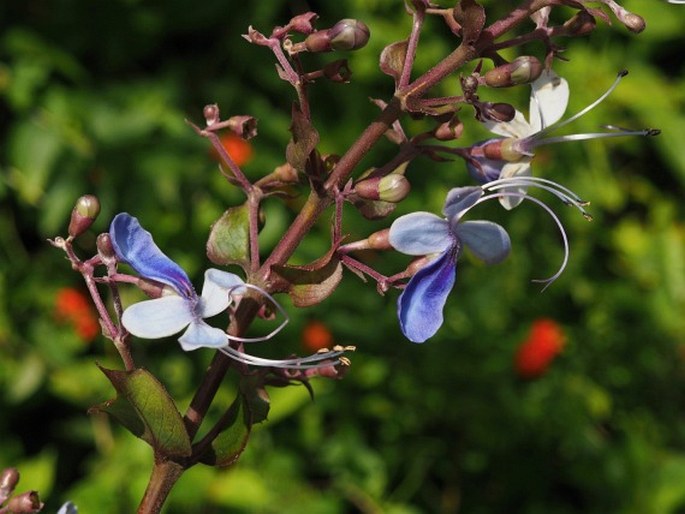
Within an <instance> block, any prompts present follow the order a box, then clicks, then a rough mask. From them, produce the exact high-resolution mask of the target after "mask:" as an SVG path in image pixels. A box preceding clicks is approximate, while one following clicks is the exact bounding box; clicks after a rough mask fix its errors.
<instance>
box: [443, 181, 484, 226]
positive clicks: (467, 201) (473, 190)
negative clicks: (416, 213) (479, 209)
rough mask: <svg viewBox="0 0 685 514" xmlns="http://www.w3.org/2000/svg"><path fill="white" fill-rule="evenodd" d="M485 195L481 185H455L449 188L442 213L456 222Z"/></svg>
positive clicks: (452, 221)
mask: <svg viewBox="0 0 685 514" xmlns="http://www.w3.org/2000/svg"><path fill="white" fill-rule="evenodd" d="M482 196H483V189H482V188H481V187H479V186H469V187H455V188H452V189H450V190H449V192H448V193H447V197H446V198H445V205H444V207H443V208H442V213H443V214H444V215H445V217H446V218H447V219H448V220H450V223H454V222H455V221H456V220H458V219H459V218H460V217H461V216H462V214H464V212H465V211H467V210H469V209H470V208H471V207H473V206H474V205H475V204H476V202H477V201H478V200H480V198H481V197H482Z"/></svg>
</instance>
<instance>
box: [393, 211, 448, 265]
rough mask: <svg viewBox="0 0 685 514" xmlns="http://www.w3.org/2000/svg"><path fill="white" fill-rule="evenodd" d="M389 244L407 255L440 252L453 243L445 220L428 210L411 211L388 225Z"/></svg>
mask: <svg viewBox="0 0 685 514" xmlns="http://www.w3.org/2000/svg"><path fill="white" fill-rule="evenodd" d="M389 238H390V244H391V245H392V247H393V248H394V249H395V250H397V251H398V252H402V253H406V254H407V255H429V254H431V253H441V252H444V251H445V250H446V249H447V248H449V247H451V246H452V245H453V244H454V238H453V237H452V235H451V233H450V226H449V224H448V223H447V221H446V220H444V219H443V218H440V217H438V216H436V215H435V214H431V213H430V212H412V213H411V214H405V215H404V216H400V217H399V218H397V219H396V220H395V221H394V222H393V224H392V225H391V226H390V234H389Z"/></svg>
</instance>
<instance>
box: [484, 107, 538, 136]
mask: <svg viewBox="0 0 685 514" xmlns="http://www.w3.org/2000/svg"><path fill="white" fill-rule="evenodd" d="M484 123H485V126H486V127H487V128H488V130H489V131H490V132H493V133H495V134H497V135H498V136H504V137H513V138H516V139H521V138H524V137H526V136H530V135H531V134H533V133H534V132H537V130H534V129H533V127H531V126H530V124H529V123H528V122H527V121H526V118H525V117H524V116H523V114H521V113H520V112H519V111H516V115H515V116H514V119H512V120H511V121H486V122H484Z"/></svg>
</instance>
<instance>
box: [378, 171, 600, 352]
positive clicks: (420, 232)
mask: <svg viewBox="0 0 685 514" xmlns="http://www.w3.org/2000/svg"><path fill="white" fill-rule="evenodd" d="M529 187H537V188H539V189H542V190H544V191H547V192H549V193H551V194H553V195H554V196H556V197H557V198H559V199H560V200H561V201H562V202H564V203H565V204H568V205H572V206H574V207H576V208H577V209H578V210H579V211H580V212H581V213H582V214H583V215H584V216H585V217H586V218H588V219H591V218H590V215H589V214H588V213H587V211H585V209H584V205H586V202H583V201H582V200H581V199H580V198H578V197H577V196H576V195H575V194H574V193H573V192H571V191H569V190H568V189H566V188H564V187H563V186H560V185H559V184H556V183H555V182H552V181H550V180H547V179H542V178H536V177H526V176H524V177H512V178H506V179H499V180H496V181H493V182H490V183H488V184H485V185H483V186H472V187H458V188H454V189H452V190H451V191H450V192H449V193H448V194H447V198H446V200H445V205H444V207H443V210H442V213H443V215H444V217H439V216H436V215H435V214H432V213H429V212H414V213H411V214H406V215H404V216H401V217H399V218H398V219H396V220H395V221H394V222H393V224H392V226H391V227H390V244H391V245H392V246H393V248H395V249H396V250H398V251H400V252H402V253H405V254H407V255H416V256H418V255H427V256H431V257H433V259H432V260H431V261H430V262H429V263H428V264H427V265H426V266H424V267H423V268H421V269H420V270H419V271H418V272H417V273H416V274H415V275H414V276H413V277H412V278H411V279H410V280H409V282H408V283H407V285H406V287H405V289H404V291H403V292H402V294H401V295H400V297H399V299H398V302H397V314H398V318H399V321H400V328H401V329H402V332H403V333H404V335H405V336H406V337H407V339H409V340H410V341H413V342H415V343H423V342H424V341H426V340H427V339H429V338H430V337H432V336H433V335H434V334H435V333H436V332H437V331H438V330H439V329H440V327H441V326H442V323H443V308H444V306H445V302H446V301H447V296H448V295H449V293H450V291H451V290H452V287H453V286H454V282H455V278H456V266H457V260H458V258H459V256H460V255H461V253H462V251H463V249H464V248H465V247H466V248H469V250H471V252H472V253H473V254H474V255H475V256H476V257H477V258H478V259H480V260H482V261H483V262H485V263H486V264H497V263H500V262H502V261H503V260H504V259H505V258H506V257H507V256H508V255H509V253H510V251H511V240H510V239H509V235H508V234H507V232H506V230H504V228H502V227H501V226H500V225H498V224H496V223H493V222H490V221H463V219H462V218H463V216H464V215H465V214H466V213H467V212H468V211H469V210H471V209H472V208H473V207H475V206H476V205H479V204H481V203H483V202H486V201H488V200H495V199H498V200H501V198H502V197H504V198H511V199H516V200H519V201H520V200H523V199H526V200H529V201H531V202H533V203H535V204H537V205H539V206H540V207H542V208H543V209H544V210H545V211H546V212H547V213H548V214H549V215H550V216H551V217H552V219H553V220H554V221H555V223H556V225H557V227H558V228H559V231H560V233H561V236H562V240H563V246H564V259H563V262H562V264H561V267H560V268H559V270H558V271H557V272H556V273H555V274H554V275H552V276H551V277H549V278H546V279H541V280H536V281H538V282H543V283H546V284H548V285H549V284H550V283H551V282H553V281H554V280H556V278H557V277H559V275H560V274H561V273H562V271H563V270H564V268H565V266H566V263H567V262H568V248H569V247H568V239H567V237H566V232H565V230H564V227H563V225H562V223H561V221H560V220H559V218H558V217H557V216H556V214H554V211H552V210H551V209H550V208H549V207H548V206H547V205H546V204H545V203H543V202H542V201H541V200H538V199H537V198H535V197H530V196H527V195H526V194H525V193H522V192H519V190H521V189H525V188H529Z"/></svg>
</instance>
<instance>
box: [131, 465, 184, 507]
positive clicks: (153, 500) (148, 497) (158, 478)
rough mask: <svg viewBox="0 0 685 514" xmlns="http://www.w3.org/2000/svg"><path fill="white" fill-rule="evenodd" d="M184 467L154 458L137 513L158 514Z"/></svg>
mask: <svg viewBox="0 0 685 514" xmlns="http://www.w3.org/2000/svg"><path fill="white" fill-rule="evenodd" d="M183 471H184V468H183V466H181V465H180V464H178V463H177V462H173V461H169V460H156V461H155V465H154V467H153V468H152V475H151V476H150V481H149V482H148V484H147V489H145V494H144V495H143V499H142V500H141V502H140V505H139V506H138V510H137V514H158V513H159V512H161V510H162V506H163V505H164V502H165V501H166V499H167V497H168V496H169V493H170V492H171V489H172V488H173V487H174V485H175V484H176V482H177V481H178V479H179V478H181V475H182V474H183Z"/></svg>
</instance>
